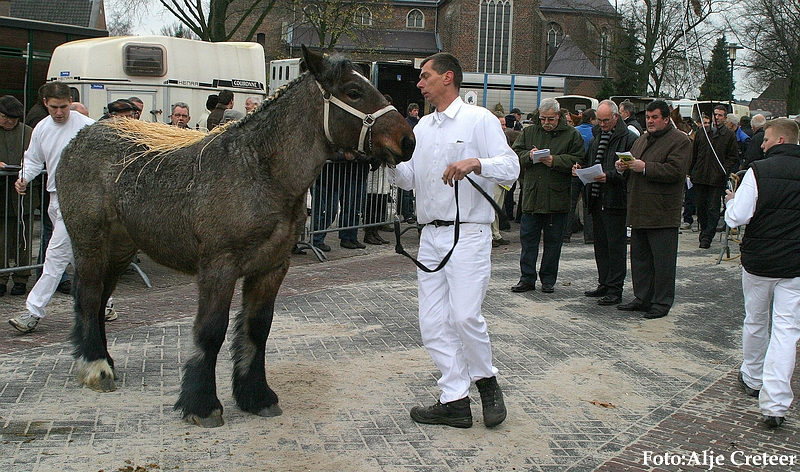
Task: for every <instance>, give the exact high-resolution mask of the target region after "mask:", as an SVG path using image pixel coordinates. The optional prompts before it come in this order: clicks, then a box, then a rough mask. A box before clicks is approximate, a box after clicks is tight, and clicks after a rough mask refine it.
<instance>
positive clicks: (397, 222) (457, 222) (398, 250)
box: [394, 176, 508, 273]
mask: <svg viewBox="0 0 800 472" xmlns="http://www.w3.org/2000/svg"><path fill="white" fill-rule="evenodd" d="M465 177H466V178H467V180H468V181H469V183H471V184H472V186H473V187H475V189H476V190H478V192H480V193H481V195H483V197H484V198H485V199H487V200H489V203H491V204H492V208H494V211H495V212H496V213H497V215H498V218H500V221H508V216H506V212H505V211H503V209H502V208H501V207H500V205H498V204H497V202H495V201H494V198H492V197H490V196H489V194H488V193H486V191H485V190H483V189H482V188H481V186H480V185H478V184H476V183H475V181H474V180H472V179H471V178H469V176H465ZM453 188H454V190H453V191H454V192H455V197H456V220H455V228H454V229H453V247H451V248H450V251H449V252H448V253H447V255H445V256H444V259H442V262H440V263H439V265H438V266H437V267H436V268H435V269H431V268H428V267H426V266H425V264H423V263H421V262H420V261H418V260H417V259H415V258H414V256H412V255H411V254H409V253H408V252H406V250H405V249H403V244H402V243H401V242H400V220H398V219H397V218H395V220H394V235H395V240H396V241H397V243H396V244H395V246H394V251H395V252H396V253H398V254H401V255H403V256H406V257H407V258H409V259H411V262H413V263H414V264H415V265H416V266H417V267H419V269H420V270H421V271H423V272H428V273H432V272H438V271H440V270H442V267H444V266H445V264H447V261H449V260H450V256H452V255H453V250H454V249H455V248H456V244H458V232H459V226H461V219H460V213H459V209H458V180H456V181H455V185H453Z"/></svg>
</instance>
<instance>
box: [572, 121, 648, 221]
mask: <svg viewBox="0 0 800 472" xmlns="http://www.w3.org/2000/svg"><path fill="white" fill-rule="evenodd" d="M592 132H593V134H594V137H593V138H592V140H591V141H589V148H588V149H587V150H586V154H585V155H584V156H583V159H582V160H581V161H580V165H581V167H582V168H584V169H585V168H587V167H591V166H593V165H594V160H595V156H596V155H597V148H598V146H599V145H600V133H601V132H602V130H601V129H600V127H599V126H595V127H594V129H593V130H592ZM637 138H638V137H637V136H636V135H635V134H634V133H633V131H631V130H629V129H628V126H627V125H626V124H625V122H624V121H623V120H622V119H618V120H617V126H615V127H614V129H613V130H612V131H611V138H610V139H609V141H608V147H607V148H606V152H605V154H604V155H603V162H602V165H603V171H605V173H606V183H604V184H600V195H599V198H600V200H601V205H602V207H603V209H610V210H625V208H626V202H627V196H628V189H627V186H628V184H627V182H626V181H625V177H624V176H623V175H622V174H620V173H618V172H617V169H616V167H615V166H614V163H615V162H616V161H617V160H618V159H619V158H618V157H617V152H625V151H630V150H631V147H633V143H634V142H635V141H636V139H637ZM583 190H584V192H585V193H584V198H586V201H587V202H588V203H589V208H590V209H592V208H594V201H593V198H592V184H588V185H584V187H583Z"/></svg>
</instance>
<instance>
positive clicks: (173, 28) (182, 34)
mask: <svg viewBox="0 0 800 472" xmlns="http://www.w3.org/2000/svg"><path fill="white" fill-rule="evenodd" d="M158 33H159V34H160V35H162V36H172V37H173V38H186V39H200V38H198V37H197V35H196V34H194V32H193V31H191V30H190V29H188V28H186V27H185V26H183V23H173V24H171V25H164V26H162V27H161V29H160V30H159V32H158Z"/></svg>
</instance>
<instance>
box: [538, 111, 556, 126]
mask: <svg viewBox="0 0 800 472" xmlns="http://www.w3.org/2000/svg"><path fill="white" fill-rule="evenodd" d="M539 123H541V124H542V128H544V130H545V131H553V130H554V129H556V126H558V113H556V111H555V110H542V111H540V112H539Z"/></svg>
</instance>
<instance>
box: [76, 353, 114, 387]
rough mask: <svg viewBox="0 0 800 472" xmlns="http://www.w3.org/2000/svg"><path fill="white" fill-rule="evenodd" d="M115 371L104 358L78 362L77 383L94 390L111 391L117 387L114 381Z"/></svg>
mask: <svg viewBox="0 0 800 472" xmlns="http://www.w3.org/2000/svg"><path fill="white" fill-rule="evenodd" d="M115 378H116V373H115V372H114V369H112V368H111V366H109V365H108V362H106V361H105V360H104V359H100V360H96V361H92V362H85V361H79V362H78V383H79V384H81V385H86V386H87V387H89V388H90V389H92V390H94V391H95V392H113V391H114V390H116V389H117V385H116V383H115V382H114V379H115Z"/></svg>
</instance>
